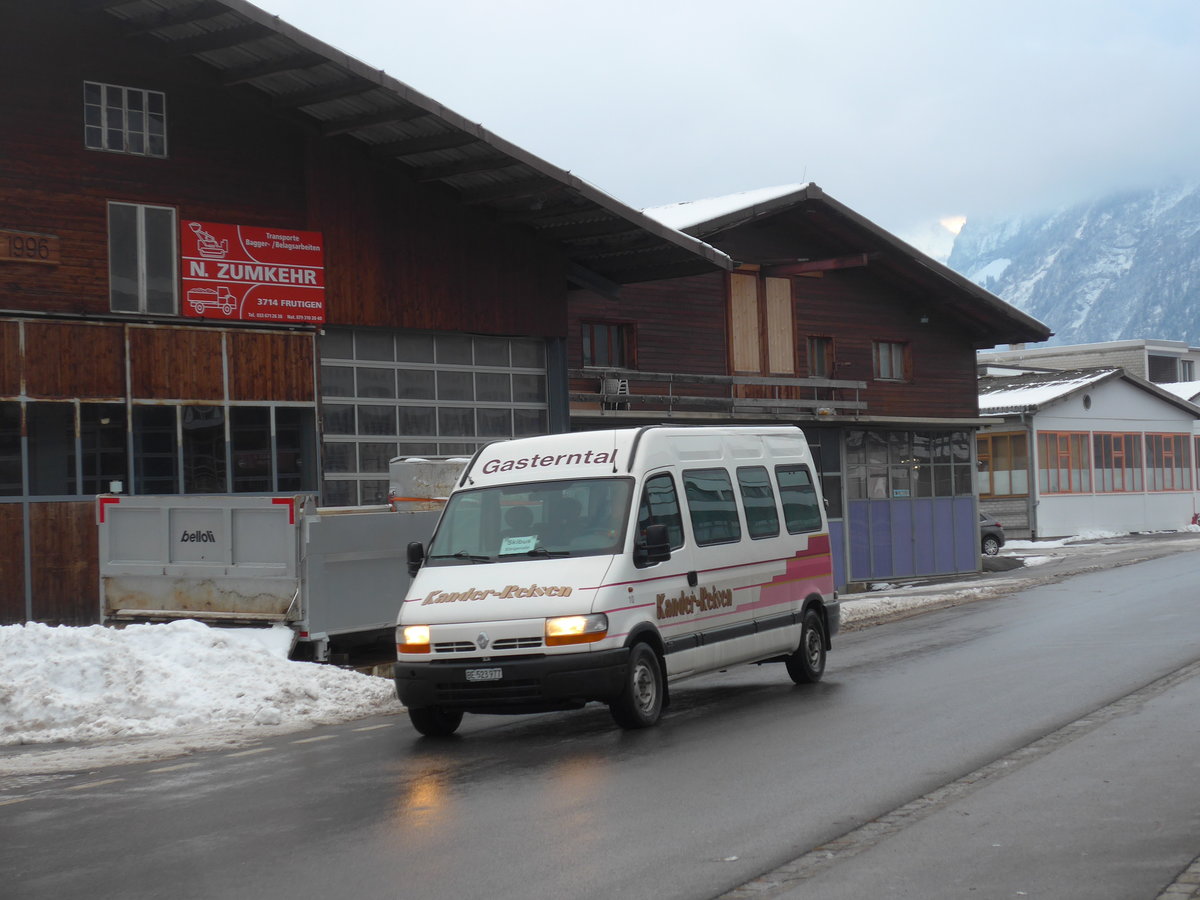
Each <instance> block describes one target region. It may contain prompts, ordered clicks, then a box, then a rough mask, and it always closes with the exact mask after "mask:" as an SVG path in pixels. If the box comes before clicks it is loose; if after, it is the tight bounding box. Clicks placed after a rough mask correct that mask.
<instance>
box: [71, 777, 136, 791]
mask: <svg viewBox="0 0 1200 900" xmlns="http://www.w3.org/2000/svg"><path fill="white" fill-rule="evenodd" d="M124 780H125V779H124V778H105V779H104V780H103V781H89V782H88V783H87V784H73V785H71V786H70V787H65V788H63V790H64V791H86V790H89V789H91V788H98V787H104V785H106V784H116V783H117V782H118V781H124Z"/></svg>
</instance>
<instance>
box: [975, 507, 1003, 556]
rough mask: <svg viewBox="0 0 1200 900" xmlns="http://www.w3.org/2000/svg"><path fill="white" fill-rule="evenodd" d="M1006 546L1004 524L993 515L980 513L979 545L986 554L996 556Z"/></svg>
mask: <svg viewBox="0 0 1200 900" xmlns="http://www.w3.org/2000/svg"><path fill="white" fill-rule="evenodd" d="M1003 546H1004V526H1003V525H1001V524H1000V523H999V522H997V521H996V520H995V519H993V518H992V517H991V516H985V515H984V514H983V513H980V514H979V547H980V549H981V550H982V551H983V554H984V556H995V555H996V554H997V553H999V552H1000V548H1001V547H1003Z"/></svg>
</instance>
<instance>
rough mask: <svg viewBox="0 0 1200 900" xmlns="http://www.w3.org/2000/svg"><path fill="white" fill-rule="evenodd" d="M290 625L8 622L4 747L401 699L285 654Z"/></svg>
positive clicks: (384, 686) (375, 706)
mask: <svg viewBox="0 0 1200 900" xmlns="http://www.w3.org/2000/svg"><path fill="white" fill-rule="evenodd" d="M290 641H291V632H290V631H289V630H288V629H287V628H285V627H283V626H275V627H273V628H270V629H225V628H210V627H209V626H207V625H204V624H202V623H200V622H194V621H179V622H172V623H170V624H167V625H131V626H129V627H128V628H125V629H121V630H117V629H114V628H106V627H103V626H100V625H92V626H89V627H84V628H69V627H50V626H47V625H40V624H36V623H29V624H26V625H6V626H0V747H3V746H6V745H16V744H47V743H56V742H63V741H97V740H106V739H113V738H120V739H128V738H143V737H148V736H163V735H178V734H181V733H189V732H213V731H219V732H223V733H227V734H228V733H233V734H240V735H242V736H246V735H247V733H254V732H260V733H262V734H266V733H279V732H280V731H289V730H299V729H302V728H306V727H309V726H312V725H318V724H332V723H335V722H342V721H347V720H349V719H354V718H359V717H362V716H369V715H374V714H377V713H384V712H395V711H396V710H397V709H398V708H399V704H398V701H397V700H396V696H395V693H394V691H393V688H392V683H391V682H390V681H388V680H386V679H383V678H374V677H371V676H368V675H361V674H359V673H357V672H351V671H346V670H344V669H337V668H334V667H333V666H325V665H317V664H315V663H302V662H291V661H289V660H288V659H287V652H288V647H289V645H290Z"/></svg>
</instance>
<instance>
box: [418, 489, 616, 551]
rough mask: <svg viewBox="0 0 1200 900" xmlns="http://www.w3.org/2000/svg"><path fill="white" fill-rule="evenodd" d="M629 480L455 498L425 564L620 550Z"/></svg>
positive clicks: (489, 491)
mask: <svg viewBox="0 0 1200 900" xmlns="http://www.w3.org/2000/svg"><path fill="white" fill-rule="evenodd" d="M632 492H633V481H632V479H629V478H581V479H578V480H571V481H539V482H532V483H526V484H509V485H501V486H499V487H488V488H478V489H476V490H468V491H459V492H457V493H455V494H452V495H451V497H450V500H449V502H448V503H447V504H446V511H445V512H444V513H443V514H442V519H441V522H440V523H439V524H438V529H437V533H436V534H435V535H434V536H433V541H432V542H431V543H430V545H429V553H428V555H427V556H426V564H427V565H431V566H458V565H467V566H469V565H472V564H477V563H480V562H511V561H515V560H525V561H528V560H530V559H539V558H545V559H551V558H558V557H564V556H598V555H601V554H605V555H611V554H614V553H620V552H621V550H622V548H623V547H624V544H625V527H626V523H627V522H628V519H629V501H630V497H631V496H632Z"/></svg>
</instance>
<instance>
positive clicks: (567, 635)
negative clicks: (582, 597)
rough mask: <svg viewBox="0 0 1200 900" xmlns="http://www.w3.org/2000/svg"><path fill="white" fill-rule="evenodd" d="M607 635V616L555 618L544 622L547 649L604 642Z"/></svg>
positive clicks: (601, 614)
mask: <svg viewBox="0 0 1200 900" xmlns="http://www.w3.org/2000/svg"><path fill="white" fill-rule="evenodd" d="M607 635H608V616H606V615H604V614H603V613H595V614H593V615H590V616H557V617H556V618H553V619H547V620H546V646H547V647H561V646H562V645H564V644H591V643H594V642H596V641H601V640H604V638H605V637H606V636H607Z"/></svg>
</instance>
